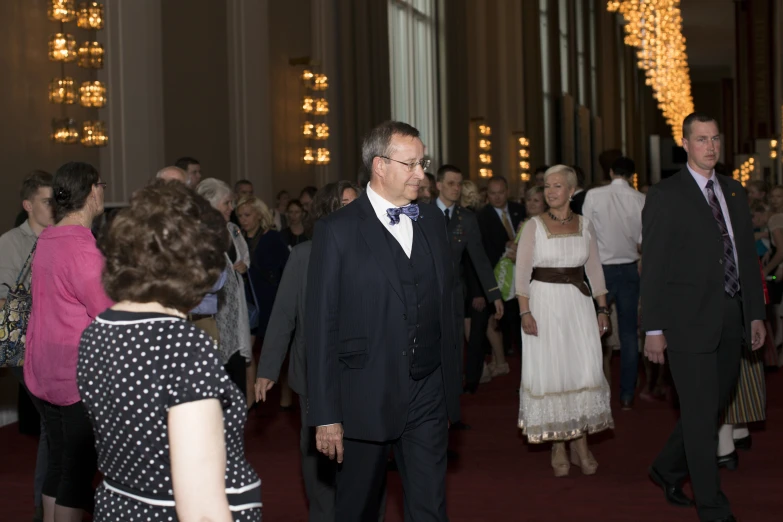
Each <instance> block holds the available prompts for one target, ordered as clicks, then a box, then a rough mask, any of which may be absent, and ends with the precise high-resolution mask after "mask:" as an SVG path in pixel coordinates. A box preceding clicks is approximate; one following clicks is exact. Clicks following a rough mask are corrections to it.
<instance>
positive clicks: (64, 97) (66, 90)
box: [49, 76, 76, 105]
mask: <svg viewBox="0 0 783 522" xmlns="http://www.w3.org/2000/svg"><path fill="white" fill-rule="evenodd" d="M75 102H76V88H75V87H74V85H73V78H71V77H70V76H66V77H65V78H55V79H53V80H52V81H51V82H49V103H59V104H65V105H71V104H73V103H75Z"/></svg>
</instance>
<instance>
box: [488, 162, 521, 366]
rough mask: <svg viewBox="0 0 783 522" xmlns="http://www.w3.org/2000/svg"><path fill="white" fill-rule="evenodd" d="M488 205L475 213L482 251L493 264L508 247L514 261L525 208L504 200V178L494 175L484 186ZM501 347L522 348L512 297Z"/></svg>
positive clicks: (508, 349)
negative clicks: (517, 236) (482, 245)
mask: <svg viewBox="0 0 783 522" xmlns="http://www.w3.org/2000/svg"><path fill="white" fill-rule="evenodd" d="M487 198H488V199H489V205H487V206H486V207H484V208H483V209H481V210H480V211H479V213H478V216H477V217H478V222H479V228H480V229H481V240H482V241H483V243H484V250H485V251H486V253H487V257H488V258H489V263H490V264H491V265H492V266H493V267H494V266H495V265H497V264H498V261H500V258H501V257H503V254H504V253H506V250H507V249H508V253H507V255H508V257H509V258H510V259H512V260H514V261H516V255H517V250H516V246H515V244H514V241H515V240H516V232H517V230H518V229H519V224H520V223H522V221H524V219H525V207H523V206H522V205H520V204H519V203H514V202H513V201H509V200H508V181H506V178H504V177H501V176H495V177H493V178H491V179H490V180H489V184H488V185H487ZM500 325H501V328H502V329H503V347H504V349H505V351H506V353H507V354H510V353H511V352H512V341H516V343H517V346H518V347H520V348H521V347H522V322H521V321H520V319H519V303H518V302H517V300H516V299H512V300H510V301H508V302H507V303H506V309H505V312H504V314H503V320H501V322H500Z"/></svg>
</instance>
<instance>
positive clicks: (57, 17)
mask: <svg viewBox="0 0 783 522" xmlns="http://www.w3.org/2000/svg"><path fill="white" fill-rule="evenodd" d="M74 3H75V2H74V0H49V7H48V8H47V9H46V14H47V16H48V17H49V20H51V21H52V22H62V23H66V22H72V21H73V19H74V18H76V9H75V8H74Z"/></svg>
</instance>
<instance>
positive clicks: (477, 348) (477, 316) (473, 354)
mask: <svg viewBox="0 0 783 522" xmlns="http://www.w3.org/2000/svg"><path fill="white" fill-rule="evenodd" d="M469 308H470V310H469V311H470V337H469V338H468V349H467V351H466V354H465V385H466V386H467V387H468V388H471V387H473V386H478V384H479V381H480V380H481V372H482V371H483V370H484V359H485V357H484V341H485V340H486V338H487V324H488V323H489V317H490V313H491V311H494V309H495V307H494V305H493V304H492V303H487V306H486V307H484V309H483V310H482V311H480V312H479V311H478V310H476V309H475V308H473V306H472V305H470V306H469Z"/></svg>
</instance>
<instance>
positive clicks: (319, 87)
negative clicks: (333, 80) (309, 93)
mask: <svg viewBox="0 0 783 522" xmlns="http://www.w3.org/2000/svg"><path fill="white" fill-rule="evenodd" d="M328 88H329V80H328V79H327V78H326V75H325V74H316V75H315V76H314V77H313V90H314V91H325V90H326V89H328Z"/></svg>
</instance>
